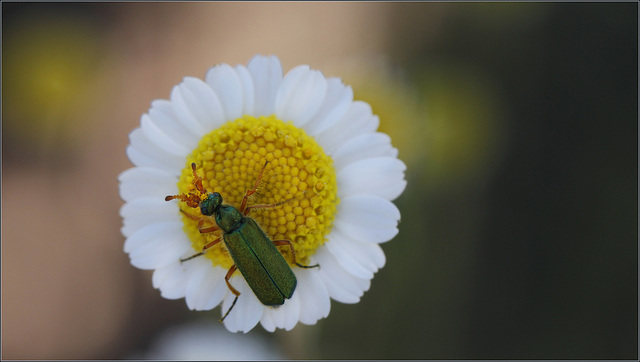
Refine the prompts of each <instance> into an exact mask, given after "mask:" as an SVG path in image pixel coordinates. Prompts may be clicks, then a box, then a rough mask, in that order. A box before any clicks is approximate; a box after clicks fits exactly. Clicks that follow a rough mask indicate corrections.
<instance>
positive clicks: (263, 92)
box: [247, 55, 282, 117]
mask: <svg viewBox="0 0 640 362" xmlns="http://www.w3.org/2000/svg"><path fill="white" fill-rule="evenodd" d="M247 69H248V70H249V73H250V74H251V77H252V78H253V86H254V89H255V108H254V110H253V113H252V115H254V116H256V117H257V116H264V115H270V114H273V112H274V109H275V108H274V107H275V99H276V92H277V90H278V88H279V87H280V83H281V82H282V65H281V64H280V60H279V59H278V58H277V57H275V56H273V55H272V56H269V57H265V56H261V55H257V56H255V57H253V59H251V61H249V64H247Z"/></svg>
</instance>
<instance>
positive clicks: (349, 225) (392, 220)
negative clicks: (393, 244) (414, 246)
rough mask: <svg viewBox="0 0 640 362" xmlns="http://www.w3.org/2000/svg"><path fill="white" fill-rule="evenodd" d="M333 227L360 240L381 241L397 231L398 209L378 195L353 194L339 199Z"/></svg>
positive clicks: (389, 237)
mask: <svg viewBox="0 0 640 362" xmlns="http://www.w3.org/2000/svg"><path fill="white" fill-rule="evenodd" d="M338 215H339V217H338V218H336V220H335V221H334V222H335V227H336V228H338V229H339V230H340V231H342V232H343V233H344V234H345V235H347V236H349V237H351V238H353V239H355V240H360V241H369V242H375V243H381V242H385V241H389V240H391V239H392V238H393V237H394V236H396V234H397V233H398V228H397V225H398V220H399V219H400V211H399V210H398V208H397V207H396V206H395V205H394V204H393V203H392V202H391V201H388V200H385V199H383V198H381V197H379V196H372V195H354V196H347V197H345V198H343V199H341V200H340V204H339V205H338Z"/></svg>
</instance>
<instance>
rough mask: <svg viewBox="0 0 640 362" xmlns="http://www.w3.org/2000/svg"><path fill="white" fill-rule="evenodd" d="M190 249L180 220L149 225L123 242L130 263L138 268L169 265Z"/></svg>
mask: <svg viewBox="0 0 640 362" xmlns="http://www.w3.org/2000/svg"><path fill="white" fill-rule="evenodd" d="M190 249H191V245H190V243H189V241H188V240H187V238H186V236H185V234H184V231H182V222H180V221H176V222H167V223H157V224H152V225H149V226H147V227H145V228H142V229H140V230H138V231H137V232H136V233H134V234H133V235H131V236H130V237H128V238H127V240H126V241H125V244H124V250H125V252H128V253H129V258H130V259H131V264H132V265H133V266H135V267H136V268H139V269H155V268H159V267H162V266H165V265H169V264H171V263H172V262H175V261H176V260H179V259H180V257H181V256H183V254H185V253H186V252H187V251H189V250H190Z"/></svg>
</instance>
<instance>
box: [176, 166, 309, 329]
mask: <svg viewBox="0 0 640 362" xmlns="http://www.w3.org/2000/svg"><path fill="white" fill-rule="evenodd" d="M268 163H269V161H266V162H265V164H264V166H262V169H261V170H260V174H259V175H258V178H257V179H256V182H255V184H254V185H253V188H251V189H249V190H247V192H245V194H244V197H243V198H242V203H241V204H240V208H239V209H236V208H235V207H233V206H231V205H226V204H222V201H223V199H222V195H220V193H218V192H207V191H206V190H205V188H204V187H203V186H202V178H201V177H200V176H199V175H198V173H197V172H196V164H195V163H192V164H191V169H192V171H193V185H194V186H195V190H192V191H191V192H190V193H189V194H180V195H169V196H167V197H165V201H171V200H173V199H179V200H181V201H183V202H185V203H186V204H187V205H188V206H190V207H193V208H200V212H201V214H202V215H203V216H202V217H200V216H195V215H191V214H189V213H187V212H184V211H182V210H181V211H182V212H183V214H184V215H186V216H187V217H188V218H190V219H192V220H197V221H198V230H199V231H200V233H203V234H205V233H212V232H214V231H217V230H222V232H223V233H222V236H221V237H219V238H217V239H215V240H213V241H212V242H210V243H208V244H206V245H204V246H203V247H202V251H200V252H199V253H197V254H194V255H192V256H190V257H188V258H185V259H181V260H180V261H181V262H185V261H187V260H190V259H193V258H195V257H198V256H200V255H203V254H204V253H205V252H206V251H207V249H209V248H211V247H213V246H214V245H216V244H218V243H219V242H220V241H224V244H225V246H226V247H227V250H228V251H229V255H231V259H232V260H233V263H234V264H233V265H232V266H231V268H229V271H228V272H227V274H226V276H225V277H224V280H225V282H226V283H227V287H228V288H229V290H230V291H231V292H232V293H233V294H234V295H235V296H236V297H235V299H234V300H233V303H232V304H231V307H230V308H229V310H227V312H226V313H225V314H224V316H223V317H222V318H221V319H220V322H222V321H224V319H225V318H226V317H227V316H228V315H229V312H231V310H232V309H233V307H234V306H235V305H236V302H237V301H238V297H239V296H240V292H238V290H237V289H235V288H234V287H233V286H232V285H231V283H230V282H229V279H230V278H231V276H232V275H233V273H234V272H235V271H236V270H240V273H241V274H242V276H243V277H244V279H245V280H246V281H247V284H248V285H249V287H250V288H251V290H252V291H253V293H254V294H255V295H256V297H258V300H260V302H261V303H262V304H264V305H266V306H273V307H277V306H280V305H283V304H284V302H285V299H290V298H291V297H292V296H293V292H294V291H295V289H296V285H297V279H296V276H295V275H294V274H293V271H292V270H291V267H290V266H289V264H288V263H287V261H286V260H285V259H284V257H283V256H282V254H281V253H280V251H279V250H278V249H277V248H276V246H280V245H287V246H289V248H290V249H291V259H292V261H293V263H294V264H296V265H297V266H298V267H300V268H315V267H319V265H318V264H316V265H311V266H306V265H302V264H299V263H298V262H297V261H296V252H295V249H294V248H293V245H292V244H291V241H290V240H271V239H270V238H269V237H268V236H267V234H266V233H265V232H264V231H263V230H262V229H261V228H260V226H259V225H258V223H256V221H255V220H253V219H252V218H250V217H248V216H247V215H248V213H249V211H250V210H252V209H257V208H273V207H277V206H279V205H282V204H284V203H287V202H289V201H291V200H293V198H292V199H289V200H286V201H283V202H279V203H276V204H257V205H252V206H247V200H248V198H249V196H251V195H253V194H254V193H256V192H257V190H258V186H259V185H260V182H261V181H262V176H263V174H264V170H265V168H266V167H267V164H268ZM196 191H197V192H196ZM200 195H206V198H204V199H202V198H201V196H200ZM211 219H213V220H214V221H215V223H214V225H212V226H209V227H203V226H204V222H205V221H209V222H211V223H213V221H211Z"/></svg>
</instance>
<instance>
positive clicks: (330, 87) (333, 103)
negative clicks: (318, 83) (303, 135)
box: [305, 78, 353, 136]
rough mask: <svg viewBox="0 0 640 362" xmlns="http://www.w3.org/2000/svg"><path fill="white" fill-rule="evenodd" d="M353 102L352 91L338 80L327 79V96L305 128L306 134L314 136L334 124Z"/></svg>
mask: <svg viewBox="0 0 640 362" xmlns="http://www.w3.org/2000/svg"><path fill="white" fill-rule="evenodd" d="M351 102H353V90H352V89H351V87H347V86H346V85H344V83H342V81H341V80H340V79H339V78H329V79H327V95H326V97H325V100H324V103H323V104H322V106H321V107H320V110H319V111H318V113H317V114H316V115H315V116H314V117H313V119H311V121H309V123H308V124H307V125H306V126H305V129H306V132H307V133H308V134H310V135H312V136H313V135H316V134H318V133H320V132H323V131H326V130H327V129H329V128H331V127H332V126H333V125H334V124H336V123H337V122H338V121H339V120H340V119H341V118H342V117H344V115H345V114H346V113H347V111H348V110H349V107H350V106H351Z"/></svg>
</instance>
